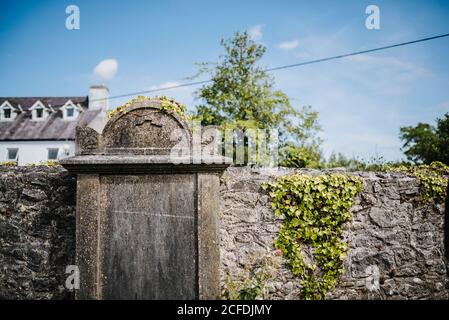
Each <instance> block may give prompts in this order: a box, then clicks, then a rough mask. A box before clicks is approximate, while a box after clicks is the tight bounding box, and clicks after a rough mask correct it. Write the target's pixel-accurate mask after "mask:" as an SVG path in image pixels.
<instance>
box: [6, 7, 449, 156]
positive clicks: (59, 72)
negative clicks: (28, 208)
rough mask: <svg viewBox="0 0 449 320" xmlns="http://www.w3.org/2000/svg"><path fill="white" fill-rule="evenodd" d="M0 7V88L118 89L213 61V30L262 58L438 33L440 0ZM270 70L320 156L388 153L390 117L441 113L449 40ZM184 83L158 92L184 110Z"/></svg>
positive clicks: (401, 120) (392, 151) (447, 100)
mask: <svg viewBox="0 0 449 320" xmlns="http://www.w3.org/2000/svg"><path fill="white" fill-rule="evenodd" d="M70 4H74V5H77V6H78V7H79V9H80V18H81V19H80V23H81V24H80V27H81V28H80V30H67V29H66V27H65V20H66V17H67V14H66V13H65V9H66V7H67V6H68V5H70ZM370 4H374V5H377V6H378V7H379V8H380V23H381V29H380V30H368V29H367V28H366V27H365V19H366V17H367V15H366V14H365V8H366V7H367V6H368V5H370ZM0 12H1V21H2V22H1V25H0V70H1V77H0V96H63V95H87V90H88V87H89V85H90V84H93V83H105V84H106V85H108V86H109V88H110V92H111V95H119V94H123V93H128V92H135V91H140V90H146V89H152V88H158V87H161V86H162V87H163V86H166V85H172V84H177V83H182V82H184V81H186V80H185V77H188V76H191V75H193V74H195V72H196V67H195V62H201V61H216V60H217V57H218V56H219V55H220V54H221V53H222V50H221V47H220V45H219V42H220V39H221V38H228V37H230V36H232V34H233V33H234V32H235V31H243V30H250V31H251V33H252V35H253V36H254V38H255V39H256V40H257V41H259V42H261V43H263V44H264V45H266V46H267V54H266V56H265V57H264V59H263V61H262V65H263V66H266V67H275V66H279V65H284V64H291V63H298V62H302V61H306V60H311V59H316V58H323V57H327V56H332V55H337V54H341V53H347V52H351V51H359V50H364V49H369V48H374V47H379V46H384V45H389V44H394V43H397V42H404V41H409V40H414V39H418V38H423V37H427V36H432V35H437V34H443V33H448V32H449V1H410V0H406V1H391V0H390V1H377V0H371V1H349V0H347V1H330V0H329V1H318V0H316V1H313V2H310V1H261V0H258V1H251V0H248V1H230V0H227V1H194V0H191V1H180V0H177V1H77V0H72V1H61V0H59V1H7V0H1V1H0ZM105 59H115V60H116V61H117V63H118V69H117V72H116V73H115V74H113V73H112V74H110V75H109V76H110V77H109V78H108V79H105V78H104V77H103V78H101V77H99V76H98V75H95V74H94V68H95V67H96V66H97V65H98V64H99V63H100V62H101V61H103V60H105ZM106 67H107V66H106ZM109 71H110V70H109ZM112 71H114V70H112ZM112 75H113V76H112ZM273 75H274V77H275V79H276V86H277V87H278V88H279V89H282V90H284V91H285V92H286V93H287V94H288V95H289V96H290V97H291V99H292V101H293V103H294V105H295V106H298V107H299V106H302V105H311V106H312V107H313V108H314V109H315V110H317V111H318V112H319V114H320V124H321V126H322V128H323V132H322V133H321V137H322V138H323V139H324V143H323V147H322V148H323V151H324V153H325V154H326V155H329V154H330V152H332V151H340V152H343V153H345V154H347V155H348V156H358V157H361V158H365V159H367V158H369V157H371V156H376V155H378V156H383V157H384V158H386V159H387V160H397V159H400V158H402V157H403V154H402V152H401V151H400V146H401V141H400V140H399V138H398V133H399V127H401V126H406V125H414V124H416V123H417V122H428V123H433V122H434V120H435V118H437V117H440V116H442V115H443V114H444V113H446V112H448V111H449V38H443V39H438V40H433V41H429V42H425V43H420V44H415V45H410V46H405V47H400V48H395V49H391V50H387V51H382V52H377V53H372V54H364V55H360V56H355V57H352V58H347V59H342V60H335V61H330V62H325V63H321V64H314V65H308V66H304V67H300V68H293V69H288V70H282V71H277V72H274V73H273ZM103 76H104V74H103ZM195 89H196V88H194V87H192V88H182V89H175V90H170V91H168V90H167V91H166V92H161V93H160V94H164V93H165V94H167V95H169V96H173V97H174V98H176V99H177V100H180V101H182V102H184V103H186V104H187V105H188V106H189V107H191V108H193V107H194V105H195V104H196V103H198V101H195V100H194V98H193V92H194V91H195ZM127 99H128V98H125V99H116V100H113V101H111V105H112V106H116V105H120V104H122V103H123V102H124V101H126V100H127Z"/></svg>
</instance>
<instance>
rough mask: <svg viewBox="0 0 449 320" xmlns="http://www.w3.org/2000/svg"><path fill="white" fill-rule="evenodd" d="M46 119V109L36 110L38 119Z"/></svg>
mask: <svg viewBox="0 0 449 320" xmlns="http://www.w3.org/2000/svg"><path fill="white" fill-rule="evenodd" d="M43 117H44V109H43V108H36V118H38V119H42V118H43Z"/></svg>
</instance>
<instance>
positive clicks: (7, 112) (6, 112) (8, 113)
mask: <svg viewBox="0 0 449 320" xmlns="http://www.w3.org/2000/svg"><path fill="white" fill-rule="evenodd" d="M3 116H4V117H5V119H10V118H11V109H3Z"/></svg>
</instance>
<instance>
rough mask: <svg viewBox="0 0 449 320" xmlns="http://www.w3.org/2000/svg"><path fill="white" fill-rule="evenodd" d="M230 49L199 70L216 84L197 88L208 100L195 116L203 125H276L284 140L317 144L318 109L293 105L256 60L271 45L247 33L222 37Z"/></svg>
mask: <svg viewBox="0 0 449 320" xmlns="http://www.w3.org/2000/svg"><path fill="white" fill-rule="evenodd" d="M221 45H222V46H223V47H224V49H225V54H224V55H222V56H220V60H219V62H218V63H216V64H211V63H202V64H200V65H201V68H200V72H199V74H204V73H207V74H210V75H211V77H212V83H211V84H208V85H205V86H203V87H202V88H200V89H199V90H198V91H197V98H199V99H201V101H202V102H203V104H201V105H199V106H197V108H196V113H195V114H194V117H195V118H196V119H198V120H200V121H201V124H202V125H218V126H226V127H232V128H238V129H243V130H245V129H249V128H251V129H267V130H271V129H277V130H278V131H279V139H280V141H281V143H282V145H287V144H288V145H290V146H292V145H294V146H297V147H301V148H306V147H307V148H317V146H318V144H319V139H317V138H316V132H317V131H318V130H319V129H320V128H319V126H318V121H317V120H318V113H317V112H315V111H313V110H312V109H311V108H310V107H303V108H302V109H301V110H297V109H296V108H294V107H293V106H292V105H291V103H290V99H289V98H288V97H287V95H286V94H285V93H284V92H282V91H281V90H276V89H275V88H274V79H273V77H272V76H271V75H269V74H268V73H267V72H266V71H265V70H263V69H262V68H261V67H259V66H258V65H257V63H258V62H259V61H260V59H261V58H262V57H263V55H264V53H265V51H266V48H265V47H264V46H263V45H261V44H257V43H255V42H254V41H252V40H251V39H250V38H249V36H248V34H247V33H246V32H244V33H238V32H237V33H235V35H234V37H233V38H231V39H229V40H222V41H221Z"/></svg>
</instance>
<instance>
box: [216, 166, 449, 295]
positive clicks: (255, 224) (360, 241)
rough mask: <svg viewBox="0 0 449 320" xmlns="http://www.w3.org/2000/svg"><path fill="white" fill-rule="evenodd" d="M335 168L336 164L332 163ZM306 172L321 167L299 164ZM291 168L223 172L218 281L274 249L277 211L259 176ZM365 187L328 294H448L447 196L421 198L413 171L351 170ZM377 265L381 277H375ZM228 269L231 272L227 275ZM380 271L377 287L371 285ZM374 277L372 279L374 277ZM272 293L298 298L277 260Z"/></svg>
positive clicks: (264, 177)
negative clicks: (437, 200)
mask: <svg viewBox="0 0 449 320" xmlns="http://www.w3.org/2000/svg"><path fill="white" fill-rule="evenodd" d="M334 171H335V170H334ZM303 172H304V173H307V174H317V173H320V172H317V171H313V170H303ZM289 173H292V171H291V170H277V171H274V170H266V169H265V170H254V169H253V170H251V169H241V168H230V169H228V170H227V172H226V173H225V174H224V175H223V177H222V190H221V195H222V202H221V222H222V224H221V241H222V242H221V263H222V271H223V272H222V279H223V283H224V282H225V280H226V279H229V278H230V279H232V278H235V277H237V279H238V277H239V274H244V272H243V268H244V266H245V265H248V261H251V260H250V259H252V256H253V255H254V254H255V253H256V255H259V256H261V255H263V254H264V253H265V254H266V253H267V252H270V251H273V250H274V248H273V241H274V239H275V238H276V235H277V230H278V226H279V222H280V221H281V220H280V219H279V218H275V217H274V215H273V212H272V210H271V204H270V202H269V199H268V196H267V195H266V194H265V192H264V191H263V190H262V189H261V184H262V182H264V181H267V180H272V179H274V178H275V177H276V176H280V175H285V174H289ZM353 174H354V175H358V176H360V177H362V178H363V180H364V190H363V192H362V193H361V194H359V195H358V196H357V198H356V201H355V205H354V206H353V207H352V213H353V220H352V222H351V223H350V224H348V225H347V226H346V231H345V233H344V236H345V239H346V240H347V241H348V242H349V244H350V245H349V255H348V257H347V258H346V262H345V269H346V271H345V273H344V275H343V276H342V277H341V279H340V284H339V286H338V288H336V290H334V291H333V292H332V293H331V294H329V296H328V298H329V299H447V298H449V278H448V274H447V271H448V269H447V266H448V265H447V262H446V260H445V257H444V216H445V212H444V204H440V205H435V204H422V202H420V201H419V186H418V182H417V181H416V179H414V178H410V177H407V176H404V175H399V174H393V173H391V174H386V173H353ZM377 270H378V275H379V277H376V274H377ZM229 275H231V276H230V277H229ZM376 278H378V279H379V281H378V283H379V290H375V286H368V287H369V288H372V289H373V290H369V289H368V287H367V282H369V283H373V282H371V281H368V280H370V279H373V280H372V281H375V279H376ZM373 284H374V283H373ZM268 288H269V291H270V298H273V299H298V297H299V291H300V290H299V289H300V288H299V285H298V280H297V279H295V278H294V277H292V275H291V273H290V271H289V270H288V269H286V268H285V267H283V268H281V270H280V272H279V274H278V276H277V277H276V278H275V280H274V281H272V282H270V283H269V284H268Z"/></svg>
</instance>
